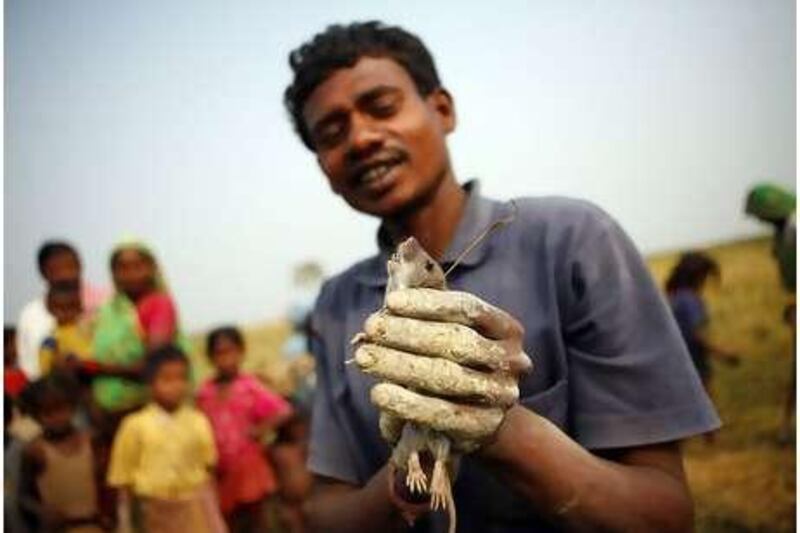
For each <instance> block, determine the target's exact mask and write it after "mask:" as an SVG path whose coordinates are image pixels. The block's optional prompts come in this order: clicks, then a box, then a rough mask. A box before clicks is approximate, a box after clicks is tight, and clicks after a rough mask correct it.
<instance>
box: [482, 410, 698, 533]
mask: <svg viewBox="0 0 800 533" xmlns="http://www.w3.org/2000/svg"><path fill="white" fill-rule="evenodd" d="M648 454H649V455H648ZM481 455H482V457H483V459H484V460H485V461H486V462H487V463H489V464H490V465H491V466H492V467H493V468H494V470H495V471H496V472H498V473H499V474H500V475H501V476H503V477H504V478H505V479H507V480H508V481H509V482H510V483H511V484H512V485H513V486H514V487H515V488H516V489H517V491H519V492H520V493H521V494H522V495H523V496H525V497H526V498H527V499H528V500H529V501H530V502H531V503H532V504H533V505H534V506H535V507H536V509H537V511H538V512H539V513H540V514H541V515H542V516H543V517H545V518H547V519H550V520H551V521H553V522H554V523H557V524H559V525H562V526H564V527H566V528H568V529H570V530H587V529H598V528H599V529H604V530H612V531H613V530H628V531H687V530H691V529H692V520H693V506H692V501H691V497H690V495H689V494H688V491H687V490H686V486H685V482H684V481H683V480H682V479H681V477H682V470H681V469H680V466H678V467H677V468H676V470H678V471H679V473H677V474H675V473H668V472H667V471H665V470H663V469H660V468H656V467H654V466H649V465H647V464H646V463H647V462H648V461H649V459H648V457H650V456H652V458H653V464H657V463H659V462H661V463H663V462H667V463H669V462H674V459H673V458H671V453H670V452H665V453H664V454H662V452H660V451H658V450H655V451H653V452H646V453H643V454H642V457H643V459H642V463H643V464H640V465H630V464H620V463H617V462H614V461H609V460H606V459H602V458H600V457H597V456H596V455H593V454H591V453H590V452H588V451H587V450H585V449H584V448H582V447H581V446H580V445H579V444H577V443H576V442H575V441H573V440H572V439H571V438H570V437H568V436H567V435H566V434H565V433H563V432H562V431H561V430H560V429H558V428H557V427H556V426H555V425H553V424H552V423H550V422H549V421H548V420H546V419H545V418H543V417H541V416H538V415H536V414H534V413H533V412H531V411H529V410H527V409H525V408H524V407H521V406H517V407H515V408H513V409H512V410H510V411H509V412H508V414H507V418H506V420H505V421H504V423H503V425H502V426H501V429H500V431H499V432H498V435H497V439H496V440H495V441H494V442H493V443H492V444H491V445H489V446H487V448H486V449H484V450H483V451H482V452H481ZM665 455H666V456H667V457H669V458H668V459H664V456H665ZM678 461H680V459H679V458H678Z"/></svg>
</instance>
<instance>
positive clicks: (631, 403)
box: [285, 22, 719, 531]
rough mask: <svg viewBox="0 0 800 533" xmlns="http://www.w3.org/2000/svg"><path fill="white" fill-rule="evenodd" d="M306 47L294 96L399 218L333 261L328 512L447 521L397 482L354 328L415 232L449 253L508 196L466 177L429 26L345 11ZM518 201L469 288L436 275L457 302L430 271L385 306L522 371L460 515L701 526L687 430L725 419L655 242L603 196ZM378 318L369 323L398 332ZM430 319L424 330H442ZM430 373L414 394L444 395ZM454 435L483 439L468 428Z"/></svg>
mask: <svg viewBox="0 0 800 533" xmlns="http://www.w3.org/2000/svg"><path fill="white" fill-rule="evenodd" d="M290 64H291V66H292V69H293V71H294V80H293V83H292V85H290V86H289V88H288V89H287V90H286V94H285V102H286V105H287V108H288V110H289V113H290V115H291V117H292V119H293V122H294V126H295V128H296V130H297V132H298V134H299V135H300V137H301V139H302V141H303V143H304V144H305V145H306V146H307V147H308V148H309V149H310V150H312V151H313V152H314V154H315V156H316V158H317V161H318V163H319V165H320V168H321V169H322V171H323V172H324V173H325V175H326V176H327V178H328V181H329V184H330V186H331V188H332V190H333V191H334V192H335V193H336V194H338V195H340V196H342V198H343V199H344V200H345V201H346V202H347V203H348V204H349V205H351V206H352V207H353V208H354V209H356V210H357V211H359V212H362V213H366V214H369V215H373V216H376V217H379V218H380V219H381V220H382V225H381V228H380V230H379V233H378V243H379V248H380V250H379V253H378V254H377V255H376V256H374V257H371V258H369V259H366V260H364V261H361V262H359V263H357V264H356V265H354V266H353V267H351V268H350V269H349V270H347V271H345V272H344V273H342V274H340V275H338V276H336V277H334V278H333V279H331V280H329V281H328V282H327V283H326V284H325V286H324V287H323V289H322V291H321V294H320V297H319V299H318V301H317V305H316V308H315V312H314V317H313V327H314V330H315V335H314V340H313V351H314V354H315V357H316V359H317V364H318V390H317V393H316V397H315V405H314V414H313V421H312V435H311V443H310V452H309V454H310V457H309V466H310V469H311V470H312V471H313V472H314V473H315V474H316V482H315V491H314V494H313V496H312V498H311V499H310V501H309V503H308V505H307V517H308V520H309V524H310V526H311V528H312V529H317V530H322V531H383V530H385V529H392V528H395V527H398V528H399V527H402V526H403V524H404V522H403V518H404V517H405V518H411V519H413V518H416V523H415V527H416V528H418V529H420V530H428V529H434V530H440V529H441V528H442V527H443V526H444V524H445V523H446V517H445V516H444V515H442V513H426V512H425V509H426V507H425V505H414V504H411V503H409V502H408V501H406V500H405V499H404V498H403V497H402V496H401V494H400V493H399V492H398V491H396V490H395V488H394V487H395V485H394V484H393V483H394V479H393V475H394V474H393V472H392V469H391V468H389V467H388V466H387V461H388V458H389V447H388V446H387V444H386V443H385V442H384V441H383V440H382V439H381V434H380V432H379V428H378V418H379V413H378V410H377V409H376V408H375V407H374V406H373V405H372V404H371V403H370V389H371V388H372V387H373V385H374V384H375V383H376V381H375V380H374V379H372V378H369V377H367V376H366V375H365V374H363V373H362V372H360V371H359V369H358V368H355V367H354V366H355V365H345V361H346V360H348V359H350V357H351V356H352V349H351V346H350V345H349V341H350V339H351V338H352V337H353V335H354V334H356V333H357V332H359V331H362V330H363V329H364V322H365V320H366V319H367V318H368V316H369V315H370V313H373V312H374V311H376V310H378V309H379V308H380V307H381V306H382V304H383V301H384V293H385V285H386V277H387V275H386V261H387V259H388V258H389V255H390V254H391V252H392V250H393V248H394V246H395V245H396V244H397V243H399V242H401V241H402V240H403V239H404V238H405V237H408V236H414V237H415V238H416V239H417V240H418V241H419V242H420V243H421V245H422V246H423V247H424V248H425V250H427V251H428V252H429V253H430V254H431V255H432V256H433V257H434V258H436V259H437V260H438V261H439V262H440V263H441V264H442V266H443V267H444V268H445V269H446V268H447V267H449V266H450V265H452V263H453V260H454V259H455V257H456V256H457V255H458V254H459V252H461V251H462V250H463V249H464V248H465V247H466V246H467V244H468V243H469V242H470V241H471V240H472V238H473V237H475V236H476V235H477V234H479V233H480V232H481V231H482V230H483V229H484V228H485V227H487V226H488V225H489V224H490V223H491V222H492V221H494V220H497V219H500V218H503V217H505V216H507V214H508V212H507V211H508V210H507V208H506V207H505V206H504V205H502V204H500V203H498V202H495V201H492V200H489V199H487V198H484V197H483V196H481V195H480V193H479V191H478V187H477V185H476V184H474V183H472V184H467V185H465V186H464V187H461V186H459V184H458V182H457V181H456V177H455V176H454V174H453V169H452V166H451V162H450V156H449V152H448V149H447V144H446V136H447V134H449V133H450V132H452V131H453V130H454V129H455V125H456V118H455V108H454V104H453V99H452V97H451V96H450V94H449V92H448V91H447V90H446V89H444V87H443V86H442V85H441V83H440V81H439V78H438V75H437V73H436V69H435V66H434V63H433V59H432V57H431V56H430V54H429V52H428V51H427V50H426V49H425V46H424V45H423V44H422V42H421V41H420V40H419V39H418V38H417V37H415V36H413V35H411V34H409V33H407V32H406V31H404V30H402V29H400V28H396V27H386V26H384V25H382V24H380V23H376V22H372V23H356V24H351V25H349V26H331V27H329V28H328V29H327V30H326V31H325V32H323V33H322V34H319V35H317V36H315V37H314V38H313V39H312V40H311V41H309V42H308V43H306V44H304V45H303V46H301V47H300V48H299V49H297V50H295V51H294V52H293V53H292V54H291V56H290ZM516 203H517V206H518V213H517V215H516V218H515V220H514V221H513V222H512V223H511V224H510V225H509V226H508V227H506V228H505V229H503V230H501V231H498V232H496V233H495V234H493V235H492V236H491V237H490V238H489V239H488V240H487V241H485V242H484V243H483V244H482V245H481V246H480V247H478V248H477V249H475V250H474V251H473V252H472V253H470V254H468V255H467V256H466V257H465V258H464V259H463V261H462V262H461V263H460V264H459V265H458V266H457V267H456V268H455V269H454V270H453V271H452V272H451V273H450V274H449V276H448V280H447V281H448V284H449V286H450V288H451V289H458V290H459V291H463V292H461V293H457V292H445V291H434V292H436V293H438V294H435V295H434V298H435V299H436V302H435V304H436V305H435V306H434V307H438V308H439V310H440V311H441V310H442V309H444V312H438V313H437V311H436V310H434V311H431V309H427V311H426V310H422V309H420V308H419V305H418V302H420V301H422V300H423V299H425V298H428V297H429V296H431V295H430V294H428V293H425V295H424V296H425V298H422V293H421V292H419V291H420V289H412V290H407V291H401V292H402V294H400V296H402V298H394V299H392V298H389V300H390V302H389V308H390V310H391V311H392V315H395V316H388V317H385V321H386V322H385V325H386V327H387V330H390V329H392V327H394V326H393V324H394V325H396V323H394V322H392V321H393V320H394V321H397V320H409V319H408V318H404V317H407V316H411V317H414V316H416V317H420V316H425V317H426V318H425V319H424V320H422V321H420V322H423V323H427V324H428V325H430V326H431V327H432V328H433V329H434V330H435V329H436V328H441V327H442V326H443V325H444V326H445V327H449V328H450V330H452V331H457V334H454V336H453V337H452V339H453V342H454V344H455V343H460V342H461V341H464V339H467V338H469V339H477V340H476V342H479V343H481V344H482V345H484V346H487V347H488V348H487V350H488V351H489V352H491V353H492V354H497V361H496V362H497V366H498V368H505V369H506V370H505V372H506V373H505V374H504V375H503V377H504V378H509V379H514V380H519V391H520V401H519V403H518V404H516V405H514V406H513V407H511V408H510V409H508V410H507V411H506V412H505V414H504V416H503V418H502V421H501V422H500V423H499V424H496V425H495V426H494V427H490V428H489V431H487V432H486V434H484V435H481V436H480V438H479V439H478V441H479V442H478V444H479V448H478V450H477V451H475V452H474V453H471V454H468V455H467V456H465V458H464V459H463V460H462V461H461V469H460V473H459V476H458V478H457V480H456V481H455V484H454V498H455V503H456V507H457V510H458V530H459V531H518V530H526V531H529V530H532V529H533V530H546V529H548V527H551V526H553V525H555V526H559V527H566V528H574V529H590V528H592V529H595V528H596V529H610V530H614V529H625V530H630V531H651V530H675V531H678V530H687V529H690V528H691V527H692V515H693V506H692V501H691V497H690V495H689V491H688V489H687V486H686V479H685V476H684V472H683V466H682V458H681V452H680V448H679V441H680V440H681V439H684V438H686V437H688V436H691V435H696V434H700V433H704V432H707V431H710V430H712V429H715V428H716V427H718V426H719V421H718V419H717V417H716V415H715V413H714V411H713V408H712V407H711V405H710V403H709V401H708V398H707V396H706V395H705V393H704V392H703V389H702V385H701V384H700V382H699V380H698V378H697V376H696V373H695V371H694V369H693V368H692V364H691V361H690V359H689V356H688V354H687V353H686V349H685V347H684V345H683V343H682V340H681V338H680V333H679V332H678V329H677V327H676V326H675V324H674V322H673V321H672V319H671V318H670V315H669V311H668V309H667V308H666V306H665V304H664V302H663V300H662V298H661V296H660V294H659V292H658V290H657V289H656V287H655V285H654V284H653V282H652V280H651V278H650V277H649V275H648V273H647V270H646V268H645V266H644V265H643V263H642V261H641V258H640V256H639V255H638V253H637V252H636V250H635V248H634V246H633V244H632V243H631V242H630V240H629V239H628V238H627V237H626V236H625V234H624V233H623V232H622V230H621V229H620V228H619V226H618V225H617V224H616V223H615V222H614V221H613V220H612V219H611V218H610V217H609V216H608V215H606V214H605V213H604V212H602V211H601V210H599V209H598V208H596V207H594V206H591V205H589V204H587V203H584V202H580V201H575V200H568V199H561V198H545V199H532V198H529V199H519V200H517V202H516ZM415 291H417V292H415ZM464 293H471V294H467V295H465V294H464ZM489 301H490V302H491V303H492V304H493V305H488V304H487V303H486V302H489ZM465 309H466V310H467V311H469V312H467V313H463V311H464V310H465ZM472 311H474V312H472ZM426 312H427V315H426ZM459 312H462V313H461V315H460V316H459V317H457V319H456V321H460V322H461V324H469V326H470V327H463V326H461V325H455V324H443V323H446V322H451V321H453V320H454V319H453V318H451V317H452V316H455V315H456V314H458V313H459ZM397 315H402V316H399V317H398V316H397ZM512 315H513V317H516V319H515V318H512ZM368 325H369V324H368ZM439 331H441V330H439ZM367 333H368V334H369V333H370V331H369V328H367ZM377 337H379V336H377ZM377 337H376V336H373V338H371V339H370V341H369V342H373V343H375V344H376V345H378V346H379V347H380V344H381V341H380V338H377ZM423 337H424V336H422V335H421V336H419V338H417V336H412V338H408V339H405V340H406V341H407V342H408V343H409V344H410V345H414V344H415V343H424V342H426V341H428V340H430V339H426V338H423ZM376 338H377V340H375V339H376ZM407 351H408V352H412V353H407V354H405V355H404V357H408V358H413V357H417V356H416V355H414V353H413V352H415V351H416V350H415V349H409V350H407ZM416 353H419V352H416ZM525 353H527V354H532V356H533V357H532V359H533V360H534V365H535V367H534V370H533V372H532V373H528V374H522V373H521V372H518V371H516V370H514V369H515V368H521V367H522V366H524V365H515V364H511V363H513V362H514V361H517V362H518V361H519V359H520V357H526V356H525V355H524V354H525ZM427 355H431V356H436V355H437V354H433V353H428V354H427ZM493 357H494V356H493ZM406 371H407V372H412V371H413V370H412V369H411V365H408V368H406ZM491 377H492V376H491V375H490V374H488V373H487V379H488V378H491ZM389 381H391V380H389ZM416 392H417V393H419V394H414V396H413V397H414V399H413V403H414V405H413V406H412V407H417V406H422V407H424V406H425V405H427V403H429V402H432V401H439V402H441V401H442V400H440V399H437V398H432V397H431V396H429V395H427V394H426V393H425V391H416ZM375 399H376V400H379V398H377V395H376V398H375ZM378 403H379V404H380V401H378ZM456 403H457V401H456V402H453V404H456ZM384 408H385V406H384ZM412 410H413V409H411V408H409V410H408V412H407V413H406V414H405V415H404V414H403V413H399V416H401V417H403V416H409V418H410V415H409V413H410V412H411V411H412ZM394 414H397V413H394ZM453 445H454V446H455V447H456V448H458V447H459V446H465V443H463V442H459V441H458V439H457V438H455V437H454V440H453ZM465 447H466V446H465Z"/></svg>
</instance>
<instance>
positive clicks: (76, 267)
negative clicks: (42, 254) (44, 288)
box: [43, 252, 81, 285]
mask: <svg viewBox="0 0 800 533" xmlns="http://www.w3.org/2000/svg"><path fill="white" fill-rule="evenodd" d="M43 270H44V279H45V280H47V283H48V284H50V285H55V284H57V283H62V282H67V281H80V278H81V264H80V262H78V258H77V257H75V254H73V253H71V252H60V253H57V254H55V255H53V256H51V257H50V258H48V259H47V261H46V262H45V264H44V268H43Z"/></svg>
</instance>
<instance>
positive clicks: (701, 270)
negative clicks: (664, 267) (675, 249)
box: [666, 252, 720, 292]
mask: <svg viewBox="0 0 800 533" xmlns="http://www.w3.org/2000/svg"><path fill="white" fill-rule="evenodd" d="M709 276H711V277H716V278H719V277H720V268H719V263H717V262H716V261H715V260H714V259H712V258H711V257H709V256H708V255H707V254H704V253H703V252H687V253H685V254H683V255H682V256H681V258H680V260H678V264H677V265H675V268H673V269H672V272H671V273H670V275H669V278H668V279H667V283H666V289H667V292H674V291H677V290H679V289H690V290H694V291H696V290H699V289H700V288H701V287H702V286H703V283H705V281H706V279H708V278H709Z"/></svg>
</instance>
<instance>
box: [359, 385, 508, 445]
mask: <svg viewBox="0 0 800 533" xmlns="http://www.w3.org/2000/svg"><path fill="white" fill-rule="evenodd" d="M370 399H371V400H372V403H373V404H375V405H376V406H377V407H378V408H379V409H381V410H383V411H386V412H388V413H389V414H391V415H393V416H395V417H398V418H402V419H404V420H409V421H411V422H416V423H417V424H420V425H423V426H427V427H429V428H431V429H434V430H436V431H440V432H442V433H446V434H447V435H448V436H450V437H451V438H453V439H454V440H480V439H482V438H485V437H486V436H488V435H491V434H492V433H494V431H495V430H496V429H497V426H499V425H500V422H502V420H503V410H502V409H500V408H497V407H477V406H474V405H463V404H458V403H454V402H450V401H447V400H442V399H440V398H432V397H430V396H423V395H421V394H417V393H415V392H412V391H410V390H408V389H405V388H403V387H401V386H400V385H395V384H393V383H379V384H377V385H375V386H374V387H372V390H371V391H370Z"/></svg>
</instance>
